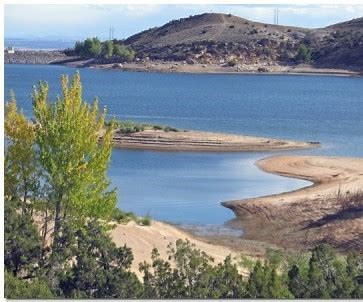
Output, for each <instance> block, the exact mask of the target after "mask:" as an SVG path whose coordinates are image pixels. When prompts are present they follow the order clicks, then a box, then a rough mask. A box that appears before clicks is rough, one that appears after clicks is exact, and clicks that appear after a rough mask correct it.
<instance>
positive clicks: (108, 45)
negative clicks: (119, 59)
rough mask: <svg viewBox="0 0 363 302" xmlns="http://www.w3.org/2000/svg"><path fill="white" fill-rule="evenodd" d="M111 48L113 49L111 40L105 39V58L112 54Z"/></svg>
mask: <svg viewBox="0 0 363 302" xmlns="http://www.w3.org/2000/svg"><path fill="white" fill-rule="evenodd" d="M113 50H114V45H113V41H111V40H108V41H106V42H105V43H104V47H103V55H104V56H105V57H106V58H111V57H112V55H113Z"/></svg>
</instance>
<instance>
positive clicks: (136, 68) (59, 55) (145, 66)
mask: <svg viewBox="0 0 363 302" xmlns="http://www.w3.org/2000/svg"><path fill="white" fill-rule="evenodd" d="M92 62H93V59H89V60H80V59H79V58H77V57H69V56H66V55H65V54H64V53H63V52H62V51H59V50H54V51H53V50H52V51H45V50H22V51H19V50H18V51H16V52H15V54H9V53H6V52H5V56H4V63H5V64H28V65H63V66H68V67H73V68H85V67H89V68H96V69H104V70H117V71H133V72H160V73H189V74H264V75H290V74H291V75H327V76H362V75H363V74H362V72H359V71H351V70H346V69H335V68H316V67H313V66H311V65H306V64H305V65H304V64H303V65H296V66H285V65H266V64H264V63H257V64H243V65H240V66H238V67H237V66H235V67H226V66H221V65H217V64H198V63H196V64H192V65H190V64H186V63H184V62H177V61H170V62H166V61H147V62H131V63H115V64H114V63H112V64H94V63H92Z"/></svg>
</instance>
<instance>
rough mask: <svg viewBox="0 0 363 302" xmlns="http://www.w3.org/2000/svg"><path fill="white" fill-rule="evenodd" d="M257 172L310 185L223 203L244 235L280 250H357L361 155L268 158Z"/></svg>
mask: <svg viewBox="0 0 363 302" xmlns="http://www.w3.org/2000/svg"><path fill="white" fill-rule="evenodd" d="M257 166H258V167H259V168H261V169H262V170H264V171H266V172H269V173H275V174H278V175H282V176H287V177H294V178H300V179H305V180H309V181H311V182H313V184H312V185H311V186H308V187H305V188H302V189H299V190H296V191H292V192H287V193H282V194H277V195H270V196H264V197H258V198H253V199H245V200H235V201H227V202H223V203H222V204H223V205H224V206H225V207H228V208H230V209H232V210H233V211H234V212H235V214H236V216H237V218H236V219H235V221H234V224H235V225H238V226H241V227H243V228H244V231H245V232H246V233H245V238H246V239H254V240H261V241H265V242H270V243H274V244H277V245H279V246H282V247H286V248H294V249H295V248H298V249H306V248H309V247H311V246H313V245H315V244H317V243H320V242H324V243H329V244H331V245H333V246H335V247H337V248H339V249H341V250H348V249H358V250H359V249H360V250H361V249H363V193H362V191H360V190H362V188H363V159H362V158H343V157H316V156H272V157H268V158H265V159H262V160H260V161H258V162H257Z"/></svg>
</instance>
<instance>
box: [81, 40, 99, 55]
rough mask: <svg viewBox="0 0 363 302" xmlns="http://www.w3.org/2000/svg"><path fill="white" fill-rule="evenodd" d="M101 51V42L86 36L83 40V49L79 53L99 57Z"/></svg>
mask: <svg viewBox="0 0 363 302" xmlns="http://www.w3.org/2000/svg"><path fill="white" fill-rule="evenodd" d="M101 52H102V44H101V41H100V40H99V39H98V38H97V37H95V38H87V39H86V40H84V42H83V50H81V55H82V56H83V57H91V58H94V57H99V56H100V55H101Z"/></svg>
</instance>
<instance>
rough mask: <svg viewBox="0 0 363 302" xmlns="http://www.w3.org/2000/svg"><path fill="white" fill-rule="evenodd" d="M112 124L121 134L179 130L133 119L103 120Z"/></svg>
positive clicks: (106, 123) (107, 123)
mask: <svg viewBox="0 0 363 302" xmlns="http://www.w3.org/2000/svg"><path fill="white" fill-rule="evenodd" d="M111 124H113V125H114V127H115V128H116V131H117V132H118V133H121V134H130V133H135V132H142V131H144V130H162V131H165V132H178V131H179V130H178V129H176V128H173V127H170V126H161V125H152V124H144V123H143V124H141V123H136V122H133V121H122V120H112V121H107V122H105V125H106V126H110V125H111Z"/></svg>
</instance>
